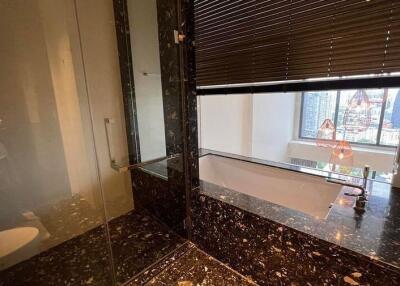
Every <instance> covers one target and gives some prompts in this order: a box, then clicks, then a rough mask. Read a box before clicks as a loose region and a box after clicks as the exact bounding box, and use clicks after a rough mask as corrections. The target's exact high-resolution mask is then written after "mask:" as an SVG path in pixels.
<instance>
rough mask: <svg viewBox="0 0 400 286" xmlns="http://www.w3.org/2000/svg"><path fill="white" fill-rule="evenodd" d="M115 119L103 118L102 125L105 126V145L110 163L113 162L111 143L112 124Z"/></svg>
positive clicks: (112, 146)
mask: <svg viewBox="0 0 400 286" xmlns="http://www.w3.org/2000/svg"><path fill="white" fill-rule="evenodd" d="M114 123H115V121H114V119H112V118H104V126H105V128H106V137H107V146H108V155H109V157H110V162H111V165H112V164H113V163H114V162H115V155H114V145H113V144H112V142H113V141H112V124H114Z"/></svg>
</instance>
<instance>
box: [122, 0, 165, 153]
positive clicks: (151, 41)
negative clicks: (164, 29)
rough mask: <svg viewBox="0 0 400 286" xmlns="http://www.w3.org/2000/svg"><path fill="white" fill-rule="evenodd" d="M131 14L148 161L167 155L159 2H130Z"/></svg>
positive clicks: (142, 134) (139, 112) (140, 121)
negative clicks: (159, 32) (160, 51)
mask: <svg viewBox="0 0 400 286" xmlns="http://www.w3.org/2000/svg"><path fill="white" fill-rule="evenodd" d="M128 15H129V25H130V32H131V47H132V54H133V55H132V61H133V68H134V78H135V83H134V84H135V98H136V108H137V119H138V126H139V140H140V153H141V159H142V161H146V160H149V159H154V158H158V157H162V156H165V155H166V146H165V129H164V126H165V125H164V111H163V100H162V90H161V70H160V53H159V41H158V24H157V2H156V0H146V1H143V0H129V1H128ZM171 33H172V32H171ZM144 72H145V73H148V75H147V76H145V75H143V73H144Z"/></svg>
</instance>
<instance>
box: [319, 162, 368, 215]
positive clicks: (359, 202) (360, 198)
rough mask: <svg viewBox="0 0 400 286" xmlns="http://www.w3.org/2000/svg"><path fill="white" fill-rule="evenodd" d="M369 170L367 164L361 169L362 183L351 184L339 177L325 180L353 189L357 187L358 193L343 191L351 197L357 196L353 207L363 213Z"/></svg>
mask: <svg viewBox="0 0 400 286" xmlns="http://www.w3.org/2000/svg"><path fill="white" fill-rule="evenodd" d="M369 170H370V167H369V166H368V165H365V166H364V169H363V182H362V185H358V184H353V183H350V182H347V181H346V180H341V179H333V178H327V179H326V181H327V182H328V183H333V184H338V185H342V186H346V187H352V188H355V189H359V190H360V191H361V192H360V193H359V194H353V193H347V192H346V193H344V194H345V195H346V196H351V197H357V198H356V202H355V204H354V209H355V210H356V211H357V212H360V213H363V212H364V211H365V206H366V204H367V201H368V200H367V191H366V190H367V182H368V176H369Z"/></svg>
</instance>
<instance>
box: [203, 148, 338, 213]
mask: <svg viewBox="0 0 400 286" xmlns="http://www.w3.org/2000/svg"><path fill="white" fill-rule="evenodd" d="M200 179H201V180H203V181H207V182H210V183H213V184H215V185H219V186H223V187H225V188H228V189H231V190H234V191H237V192H240V193H244V194H247V195H249V196H253V197H256V198H259V199H262V200H266V201H269V202H272V203H275V204H278V205H281V206H284V207H287V208H291V209H294V210H297V211H300V212H303V213H306V214H310V215H312V216H315V217H318V218H325V217H326V216H327V214H328V212H329V207H330V204H331V203H333V202H334V201H335V200H336V198H337V196H338V194H339V192H340V190H341V186H340V185H334V184H329V183H326V182H325V179H324V178H322V177H317V176H312V175H306V174H302V173H296V172H293V171H287V170H283V169H279V168H274V167H269V166H264V165H260V164H256V163H251V162H245V161H241V160H237V159H231V158H225V157H221V156H216V155H206V156H203V157H201V158H200Z"/></svg>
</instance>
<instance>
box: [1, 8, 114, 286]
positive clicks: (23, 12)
mask: <svg viewBox="0 0 400 286" xmlns="http://www.w3.org/2000/svg"><path fill="white" fill-rule="evenodd" d="M77 9H78V7H77V6H76V2H74V1H67V0H57V1H46V0H35V1H1V2H0V34H1V37H2V39H3V40H2V41H0V56H1V59H2V61H1V65H0V285H14V286H16V285H83V284H88V285H104V286H106V285H107V286H108V285H112V284H113V283H114V282H113V281H114V278H113V271H112V268H113V263H112V260H111V259H112V257H111V255H110V250H111V249H110V244H109V237H108V233H107V231H106V229H107V226H106V224H105V222H106V220H105V219H106V218H105V211H104V210H105V209H104V201H103V194H102V189H101V182H100V180H99V173H98V165H97V158H96V153H95V142H94V136H93V135H94V134H93V126H92V120H93V114H92V113H91V110H90V105H89V98H88V93H87V91H88V86H87V82H86V78H85V70H84V65H83V57H82V55H83V51H82V46H81V44H82V41H81V38H80V29H79V23H78V18H77V16H78V15H77ZM80 12H81V13H83V12H84V11H83V10H82V11H80Z"/></svg>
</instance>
